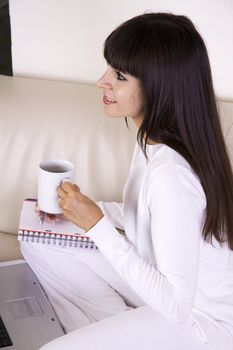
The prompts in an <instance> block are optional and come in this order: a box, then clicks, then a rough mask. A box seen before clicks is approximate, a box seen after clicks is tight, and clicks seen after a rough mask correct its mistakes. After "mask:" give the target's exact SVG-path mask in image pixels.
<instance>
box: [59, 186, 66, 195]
mask: <svg viewBox="0 0 233 350" xmlns="http://www.w3.org/2000/svg"><path fill="white" fill-rule="evenodd" d="M57 194H58V197H59V198H65V197H66V196H67V192H65V191H64V189H63V188H62V187H61V186H59V187H58V189H57Z"/></svg>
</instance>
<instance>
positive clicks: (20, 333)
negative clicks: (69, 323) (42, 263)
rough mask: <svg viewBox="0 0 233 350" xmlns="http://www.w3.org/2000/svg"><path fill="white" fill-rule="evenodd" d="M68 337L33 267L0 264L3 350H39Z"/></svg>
mask: <svg viewBox="0 0 233 350" xmlns="http://www.w3.org/2000/svg"><path fill="white" fill-rule="evenodd" d="M64 334H65V332H64V330H63V328H62V326H61V324H60V323H59V321H58V318H57V316H56V314H55V312H54V311H53V309H52V307H51V305H50V303H49V302H48V299H47V298H46V296H45V294H44V292H43V290H42V288H41V286H40V284H39V282H38V280H37V278H36V276H35V275H34V273H33V272H32V270H31V269H30V267H29V265H28V264H27V263H26V262H25V261H24V260H16V261H10V262H3V263H0V349H1V348H2V349H3V350H8V349H9V350H38V349H39V348H40V347H42V346H43V345H44V344H46V343H48V342H49V341H51V340H53V339H55V338H58V337H60V336H62V335H64Z"/></svg>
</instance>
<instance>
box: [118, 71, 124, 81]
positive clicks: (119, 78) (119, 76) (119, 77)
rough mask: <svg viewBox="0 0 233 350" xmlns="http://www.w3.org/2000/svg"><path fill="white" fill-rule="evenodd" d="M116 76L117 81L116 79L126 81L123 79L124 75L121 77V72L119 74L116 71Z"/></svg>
mask: <svg viewBox="0 0 233 350" xmlns="http://www.w3.org/2000/svg"><path fill="white" fill-rule="evenodd" d="M116 75H117V79H118V80H122V81H124V80H127V79H126V78H125V77H124V75H123V74H122V73H121V72H119V71H116Z"/></svg>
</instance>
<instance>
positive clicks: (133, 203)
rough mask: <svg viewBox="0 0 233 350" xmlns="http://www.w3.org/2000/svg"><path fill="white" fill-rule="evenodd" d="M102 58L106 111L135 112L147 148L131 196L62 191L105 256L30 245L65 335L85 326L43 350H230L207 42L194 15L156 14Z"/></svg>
mask: <svg viewBox="0 0 233 350" xmlns="http://www.w3.org/2000/svg"><path fill="white" fill-rule="evenodd" d="M104 56H105V58H106V61H107V63H108V69H107V71H106V73H105V74H104V75H103V77H102V78H101V79H100V80H99V81H98V83H97V85H98V86H99V87H100V88H101V89H102V90H103V103H104V109H105V112H106V114H107V115H109V116H112V117H130V118H132V119H133V121H134V122H135V124H136V126H137V127H138V144H137V146H136V148H135V152H134V156H133V160H132V164H131V169H130V174H129V178H128V180H127V182H126V185H125V188H124V193H123V203H121V204H120V203H103V202H100V203H95V202H93V201H92V200H91V199H89V198H88V197H86V196H85V195H84V194H82V193H81V191H80V189H79V187H77V186H76V185H75V184H71V183H69V182H64V183H63V184H62V185H61V186H60V188H59V189H58V195H59V198H60V200H59V202H60V206H61V208H62V211H63V216H64V217H65V218H66V219H67V220H70V221H72V222H73V223H75V224H76V225H78V226H80V227H82V228H84V229H85V230H86V231H87V235H88V236H89V237H91V239H93V240H94V241H95V243H96V244H97V246H98V247H99V251H98V252H96V253H95V254H93V255H92V254H89V252H83V250H80V251H78V252H77V250H76V251H75V252H74V251H69V252H64V251H62V250H59V249H55V248H54V249H51V248H44V247H35V246H33V244H31V245H29V244H28V243H27V244H23V243H22V252H23V254H24V256H25V258H26V259H27V260H28V262H29V263H30V265H31V267H32V268H33V269H34V271H35V273H36V274H37V276H38V278H39V279H40V281H41V283H42V285H43V286H44V288H45V289H46V291H47V294H48V296H49V298H50V300H51V303H52V304H53V306H54V308H55V310H56V311H57V313H58V316H59V318H60V320H61V322H62V323H63V325H64V327H65V328H66V330H67V332H69V331H71V330H73V329H75V328H79V327H82V328H81V329H78V330H76V331H74V332H71V333H70V334H67V335H65V336H64V337H62V338H60V339H57V340H55V341H53V342H51V343H50V344H48V345H46V346H45V347H43V350H47V349H48V350H49V349H56V350H57V349H64V348H68V349H99V348H100V347H101V348H106V349H119V348H120V347H121V348H123V349H126V348H127V349H129V348H130V349H166V350H175V349H179V350H180V349H185V350H187V349H189V350H190V349H193V350H202V349H206V350H210V349H211V350H214V349H221V348H224V349H229V350H230V349H232V346H233V278H232V273H233V252H232V250H233V222H232V218H233V217H232V215H231V213H232V211H233V178H232V171H231V166H230V162H229V159H228V156H227V152H226V147H225V144H224V141H223V136H222V133H221V128H220V123H219V118H218V113H217V109H216V103H215V97H214V91H213V86H212V79H211V71H210V66H209V61H208V55H207V52H206V48H205V45H204V43H203V40H202V38H201V37H200V35H199V33H198V32H197V31H196V29H195V27H194V25H193V24H192V22H191V21H190V20H189V19H188V18H186V17H184V16H177V15H172V14H166V13H150V14H144V15H141V16H137V17H135V18H132V19H130V20H129V21H127V22H125V23H123V24H122V25H121V26H119V27H118V28H117V29H116V30H114V31H113V32H112V33H111V34H110V35H109V37H108V38H107V40H106V42H105V48H104ZM115 227H117V228H119V229H123V230H124V231H125V235H122V234H121V233H119V232H118V230H117V229H116V228H115ZM67 269H69V270H70V271H71V273H70V275H69V276H67V273H66V271H67ZM93 286H94V287H93ZM94 321H99V322H94ZM83 326H85V327H83Z"/></svg>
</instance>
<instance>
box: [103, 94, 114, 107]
mask: <svg viewBox="0 0 233 350" xmlns="http://www.w3.org/2000/svg"><path fill="white" fill-rule="evenodd" d="M103 103H104V104H105V105H111V104H113V103H116V101H114V100H113V99H112V98H110V97H108V96H106V95H104V96H103Z"/></svg>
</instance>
